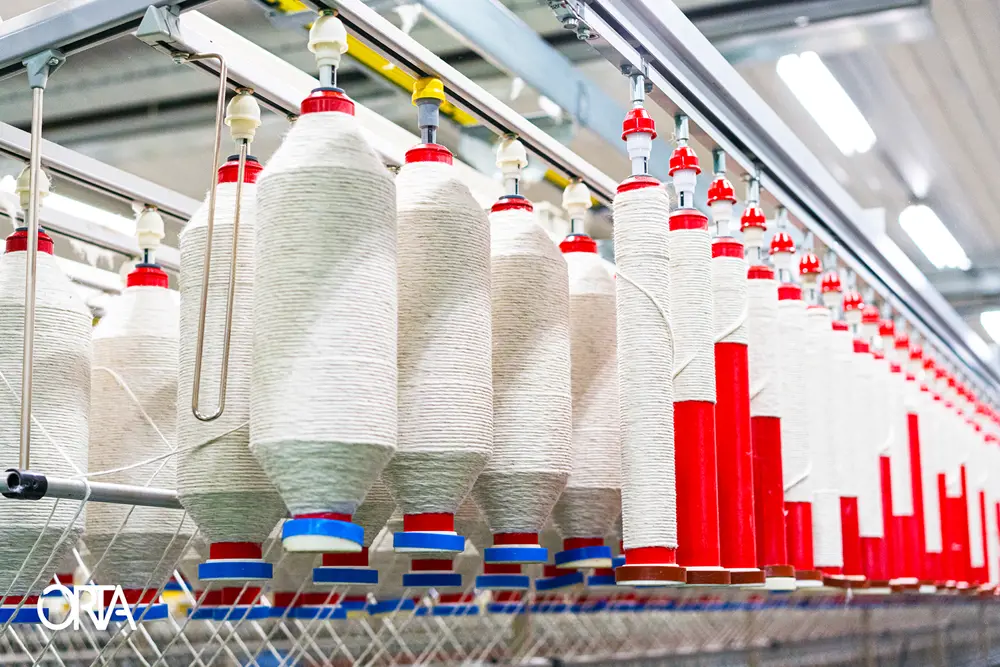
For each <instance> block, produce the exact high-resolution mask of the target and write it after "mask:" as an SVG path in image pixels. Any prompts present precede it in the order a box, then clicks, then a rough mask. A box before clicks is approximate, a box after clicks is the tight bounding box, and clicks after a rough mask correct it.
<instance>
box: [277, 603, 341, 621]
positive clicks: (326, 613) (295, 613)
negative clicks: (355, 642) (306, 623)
mask: <svg viewBox="0 0 1000 667" xmlns="http://www.w3.org/2000/svg"><path fill="white" fill-rule="evenodd" d="M288 617H289V618H297V619H300V620H312V619H321V620H329V619H337V620H341V619H345V618H347V610H346V609H344V608H342V607H332V606H314V605H310V606H306V607H292V610H291V611H290V612H288Z"/></svg>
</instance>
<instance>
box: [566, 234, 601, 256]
mask: <svg viewBox="0 0 1000 667" xmlns="http://www.w3.org/2000/svg"><path fill="white" fill-rule="evenodd" d="M559 250H561V251H562V252H563V253H570V252H591V253H596V252H597V241H595V240H594V239H592V238H590V237H589V236H587V235H586V234H570V235H569V236H567V237H566V238H564V239H563V240H562V243H560V244H559Z"/></svg>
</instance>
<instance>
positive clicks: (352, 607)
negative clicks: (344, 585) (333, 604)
mask: <svg viewBox="0 0 1000 667" xmlns="http://www.w3.org/2000/svg"><path fill="white" fill-rule="evenodd" d="M337 606H339V607H343V608H344V609H346V610H347V611H362V610H364V609H365V608H366V607H367V606H368V601H367V600H341V601H340V602H338V603H337Z"/></svg>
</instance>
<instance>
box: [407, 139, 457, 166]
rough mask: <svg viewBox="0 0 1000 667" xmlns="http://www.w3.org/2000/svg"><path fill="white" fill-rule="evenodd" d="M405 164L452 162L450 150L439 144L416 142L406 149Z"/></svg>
mask: <svg viewBox="0 0 1000 667" xmlns="http://www.w3.org/2000/svg"><path fill="white" fill-rule="evenodd" d="M405 159H406V164H412V163H414V162H443V163H445V164H452V162H453V159H452V155H451V151H450V150H448V149H447V148H445V147H444V146H442V145H441V144H417V145H416V146H414V147H413V148H411V149H410V150H408V151H406V158H405Z"/></svg>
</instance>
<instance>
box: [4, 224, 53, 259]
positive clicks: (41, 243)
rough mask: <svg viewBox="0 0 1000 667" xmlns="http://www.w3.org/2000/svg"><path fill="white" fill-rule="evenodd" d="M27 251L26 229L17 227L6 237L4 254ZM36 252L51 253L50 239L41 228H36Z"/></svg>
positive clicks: (51, 244)
mask: <svg viewBox="0 0 1000 667" xmlns="http://www.w3.org/2000/svg"><path fill="white" fill-rule="evenodd" d="M27 249H28V229H27V228H26V227H18V228H17V229H16V230H14V233H13V234H11V235H10V236H8V237H7V249H6V252H21V251H24V250H27ZM38 252H44V253H48V254H50V255H52V254H54V253H53V243H52V237H51V236H49V235H48V234H46V233H45V230H44V229H42V228H41V227H39V228H38Z"/></svg>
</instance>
